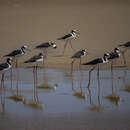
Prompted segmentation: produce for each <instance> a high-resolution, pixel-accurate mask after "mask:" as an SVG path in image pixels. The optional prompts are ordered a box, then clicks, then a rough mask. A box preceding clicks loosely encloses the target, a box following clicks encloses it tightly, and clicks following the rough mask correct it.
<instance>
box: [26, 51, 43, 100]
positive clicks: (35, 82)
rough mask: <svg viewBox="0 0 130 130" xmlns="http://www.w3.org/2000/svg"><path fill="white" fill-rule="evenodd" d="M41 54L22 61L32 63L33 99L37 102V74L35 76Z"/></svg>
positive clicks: (41, 58) (41, 59) (41, 57)
mask: <svg viewBox="0 0 130 130" xmlns="http://www.w3.org/2000/svg"><path fill="white" fill-rule="evenodd" d="M43 58H44V56H43V54H42V53H40V54H39V55H36V56H33V57H32V58H30V59H29V60H27V61H25V62H24V63H29V64H30V63H31V64H34V67H33V75H34V100H35V101H36V102H37V101H38V95H37V83H38V76H37V67H38V63H39V62H42V61H43Z"/></svg>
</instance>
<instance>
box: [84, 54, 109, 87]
mask: <svg viewBox="0 0 130 130" xmlns="http://www.w3.org/2000/svg"><path fill="white" fill-rule="evenodd" d="M108 57H109V54H108V53H105V54H104V56H103V58H96V59H94V60H92V61H90V62H87V63H83V64H82V65H91V66H94V67H93V68H92V69H91V70H90V71H89V82H88V87H89V86H90V81H91V72H92V71H93V70H94V69H95V68H96V67H97V66H98V71H97V79H98V83H99V65H100V64H105V63H107V62H108Z"/></svg>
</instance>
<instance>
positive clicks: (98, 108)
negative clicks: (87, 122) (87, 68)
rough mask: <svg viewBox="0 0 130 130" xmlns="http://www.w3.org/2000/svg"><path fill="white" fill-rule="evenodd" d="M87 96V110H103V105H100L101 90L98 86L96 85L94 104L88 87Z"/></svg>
mask: <svg viewBox="0 0 130 130" xmlns="http://www.w3.org/2000/svg"><path fill="white" fill-rule="evenodd" d="M87 89H88V95H89V96H88V97H89V103H90V107H89V110H91V111H97V112H99V111H102V110H104V106H102V105H101V92H100V91H101V90H100V87H99V86H98V97H97V99H98V104H95V103H94V102H93V100H92V93H91V89H90V88H89V87H88V88H87Z"/></svg>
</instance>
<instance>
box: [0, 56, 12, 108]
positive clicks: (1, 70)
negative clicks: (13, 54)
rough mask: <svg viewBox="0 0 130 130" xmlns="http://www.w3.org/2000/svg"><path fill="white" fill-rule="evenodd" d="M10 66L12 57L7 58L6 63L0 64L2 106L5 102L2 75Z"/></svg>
mask: <svg viewBox="0 0 130 130" xmlns="http://www.w3.org/2000/svg"><path fill="white" fill-rule="evenodd" d="M11 67H12V58H7V61H6V63H3V64H0V73H1V74H2V78H1V86H0V87H1V89H0V93H1V98H2V89H4V99H1V101H2V102H1V103H2V106H3V105H4V103H5V101H4V100H5V92H6V88H5V86H4V75H5V72H6V71H7V70H9V69H10V68H11Z"/></svg>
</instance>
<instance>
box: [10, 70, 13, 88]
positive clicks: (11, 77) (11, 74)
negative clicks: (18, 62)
mask: <svg viewBox="0 0 130 130" xmlns="http://www.w3.org/2000/svg"><path fill="white" fill-rule="evenodd" d="M10 82H11V89H12V86H13V69H12V68H11V69H10Z"/></svg>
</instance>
